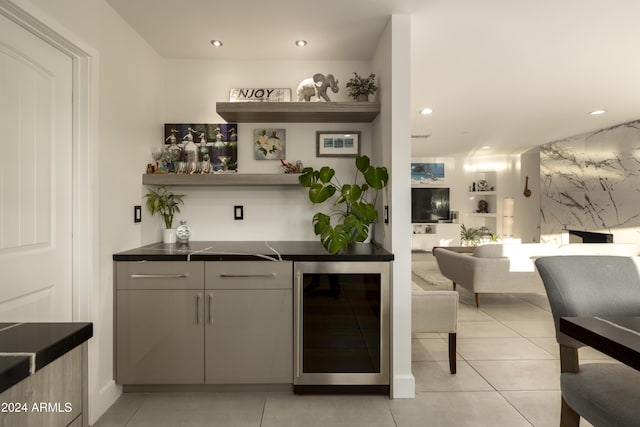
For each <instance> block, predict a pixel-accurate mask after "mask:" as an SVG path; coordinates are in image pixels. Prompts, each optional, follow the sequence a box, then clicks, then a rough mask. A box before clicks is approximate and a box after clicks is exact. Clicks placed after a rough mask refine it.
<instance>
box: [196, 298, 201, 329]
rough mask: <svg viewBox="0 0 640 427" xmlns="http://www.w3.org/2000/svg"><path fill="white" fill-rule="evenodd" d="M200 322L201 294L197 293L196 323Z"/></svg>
mask: <svg viewBox="0 0 640 427" xmlns="http://www.w3.org/2000/svg"><path fill="white" fill-rule="evenodd" d="M199 324H200V294H196V325H199Z"/></svg>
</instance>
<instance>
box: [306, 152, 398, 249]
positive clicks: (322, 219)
mask: <svg viewBox="0 0 640 427" xmlns="http://www.w3.org/2000/svg"><path fill="white" fill-rule="evenodd" d="M355 164H356V173H355V175H354V181H353V183H352V184H344V185H341V184H340V183H339V182H338V180H337V178H336V176H335V173H336V172H335V170H334V169H333V168H331V167H329V166H323V167H322V168H321V169H320V170H315V169H313V168H310V167H307V168H304V169H303V170H302V175H300V177H299V178H298V180H299V182H300V184H301V185H302V186H303V187H305V188H308V189H309V200H311V202H312V203H314V204H319V203H324V202H326V201H329V202H331V204H332V208H333V209H332V210H331V211H330V212H329V214H325V213H322V212H318V213H316V214H315V215H314V216H313V230H314V232H315V234H316V236H320V242H321V243H322V246H324V248H325V249H326V250H327V251H328V252H330V253H332V254H336V253H339V252H343V251H345V250H346V249H347V248H348V247H349V245H351V244H352V243H354V242H365V241H366V240H367V238H369V237H370V231H371V224H373V223H374V222H375V221H376V220H377V219H378V211H377V210H376V199H377V196H378V192H379V191H380V190H381V189H382V188H384V187H385V186H386V185H387V182H388V181H389V174H388V172H387V168H385V167H384V166H381V167H375V166H371V164H370V161H369V157H367V156H358V157H356V161H355ZM360 175H361V176H362V178H361V180H362V179H363V180H364V181H365V182H362V183H361V184H359V183H358V180H359V178H360ZM369 190H372V193H373V195H370V194H369ZM333 196H336V197H335V200H333V201H331V199H332V197H333ZM332 217H333V218H337V222H335V224H332V223H331V220H332Z"/></svg>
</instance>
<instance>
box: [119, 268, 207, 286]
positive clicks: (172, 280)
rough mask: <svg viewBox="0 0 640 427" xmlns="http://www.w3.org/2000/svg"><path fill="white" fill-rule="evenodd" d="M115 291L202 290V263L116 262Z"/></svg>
mask: <svg viewBox="0 0 640 427" xmlns="http://www.w3.org/2000/svg"><path fill="white" fill-rule="evenodd" d="M116 283H117V289H203V287H204V262H202V261H192V262H187V261H184V262H182V261H171V262H168V261H144V262H133V261H132V262H122V261H120V262H116Z"/></svg>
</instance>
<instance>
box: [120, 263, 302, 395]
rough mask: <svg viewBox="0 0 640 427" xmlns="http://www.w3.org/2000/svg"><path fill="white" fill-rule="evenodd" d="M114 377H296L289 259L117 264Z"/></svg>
mask: <svg viewBox="0 0 640 427" xmlns="http://www.w3.org/2000/svg"><path fill="white" fill-rule="evenodd" d="M115 269H116V272H115V277H116V291H115V293H116V297H115V298H116V300H115V304H116V315H115V318H116V328H115V329H116V339H115V341H116V382H117V383H119V384H266V383H291V382H292V369H293V368H292V366H293V316H292V305H293V290H292V289H293V284H292V282H293V265H292V263H291V262H269V261H216V262H206V263H205V262H116V267H115Z"/></svg>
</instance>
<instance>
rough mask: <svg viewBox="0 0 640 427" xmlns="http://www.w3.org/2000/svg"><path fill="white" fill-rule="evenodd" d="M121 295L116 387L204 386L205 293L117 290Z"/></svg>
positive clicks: (119, 295) (193, 291)
mask: <svg viewBox="0 0 640 427" xmlns="http://www.w3.org/2000/svg"><path fill="white" fill-rule="evenodd" d="M116 294H117V295H116V304H117V305H116V307H117V309H116V354H117V356H116V363H117V365H116V382H117V383H119V384H202V383H203V381H204V294H203V291H195V290H118V291H117V292H116Z"/></svg>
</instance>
